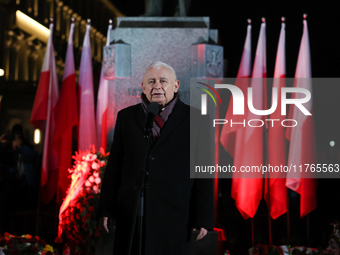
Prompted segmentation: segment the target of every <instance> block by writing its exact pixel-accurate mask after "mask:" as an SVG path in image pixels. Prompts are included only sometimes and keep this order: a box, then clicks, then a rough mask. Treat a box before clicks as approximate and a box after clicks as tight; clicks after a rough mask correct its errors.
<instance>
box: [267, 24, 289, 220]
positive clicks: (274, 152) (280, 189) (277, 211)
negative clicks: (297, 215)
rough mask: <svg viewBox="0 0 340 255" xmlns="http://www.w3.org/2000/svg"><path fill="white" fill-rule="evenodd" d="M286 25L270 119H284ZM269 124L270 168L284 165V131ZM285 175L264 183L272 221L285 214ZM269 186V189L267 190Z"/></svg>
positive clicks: (280, 45) (276, 72)
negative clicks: (274, 100) (282, 100)
mask: <svg viewBox="0 0 340 255" xmlns="http://www.w3.org/2000/svg"><path fill="white" fill-rule="evenodd" d="M285 29H286V24H285V23H284V22H282V24H281V33H280V39H279V45H278V47H277V54H276V63H275V71H274V81H273V88H277V95H278V101H277V102H278V103H277V108H276V110H275V112H273V113H272V114H271V115H270V119H275V120H279V121H280V122H281V121H282V120H284V119H285V116H282V115H281V111H280V109H281V107H280V106H281V88H282V87H285V86H286V85H285V78H286V49H285V40H286V31H285ZM279 121H276V125H273V126H272V124H269V128H268V130H269V131H268V163H269V164H270V165H271V166H281V165H282V166H285V165H286V146H285V142H286V141H285V130H284V127H283V126H282V125H277V123H279ZM285 177H286V174H285V173H284V172H282V173H280V172H277V173H276V172H271V173H269V174H268V175H267V178H269V179H266V182H265V195H264V197H265V200H266V201H267V204H268V206H269V211H270V216H271V217H272V218H273V219H276V218H278V217H279V216H281V215H282V214H284V213H286V212H287V191H286V179H285ZM268 184H269V189H268Z"/></svg>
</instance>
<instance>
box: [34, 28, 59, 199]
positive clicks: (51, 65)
mask: <svg viewBox="0 0 340 255" xmlns="http://www.w3.org/2000/svg"><path fill="white" fill-rule="evenodd" d="M52 36H53V24H50V36H49V38H48V43H47V47H46V53H45V58H44V63H43V67H42V70H41V74H40V79H39V84H38V90H37V93H36V96H35V100H34V105H33V109H32V114H31V120H30V121H31V123H32V125H34V126H35V127H36V128H39V129H40V130H44V129H45V125H46V129H45V139H44V150H43V162H42V170H41V186H42V192H41V196H42V200H43V202H44V203H48V202H50V201H51V199H52V198H53V196H54V195H55V194H56V192H57V186H58V169H59V154H58V153H57V151H56V150H55V149H54V148H53V146H52V143H53V134H54V130H55V116H54V115H55V114H54V109H55V107H56V105H57V102H58V97H59V88H58V78H57V71H56V64H55V58H54V47H53V42H52Z"/></svg>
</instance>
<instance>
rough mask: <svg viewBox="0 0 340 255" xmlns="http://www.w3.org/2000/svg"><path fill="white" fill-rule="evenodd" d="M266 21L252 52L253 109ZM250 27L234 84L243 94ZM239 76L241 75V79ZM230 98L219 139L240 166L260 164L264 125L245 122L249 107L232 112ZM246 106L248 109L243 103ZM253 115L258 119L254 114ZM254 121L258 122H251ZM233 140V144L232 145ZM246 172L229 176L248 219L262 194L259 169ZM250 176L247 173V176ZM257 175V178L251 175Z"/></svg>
mask: <svg viewBox="0 0 340 255" xmlns="http://www.w3.org/2000/svg"><path fill="white" fill-rule="evenodd" d="M265 28H266V24H265V23H264V22H263V23H262V25H261V30H260V36H259V40H258V45H257V49H256V55H255V64H254V68H253V73H252V78H254V79H252V83H251V86H252V88H253V94H254V96H253V97H252V98H253V105H254V107H255V108H256V109H258V110H262V109H264V104H263V102H264V98H265V96H264V95H263V91H265V86H264V82H265V81H264V78H265V77H266V37H265ZM250 36H251V27H250V25H248V33H247V39H246V43H245V47H244V51H243V55H242V61H241V64H240V68H239V72H238V75H237V78H238V79H237V80H236V83H235V85H236V86H238V87H239V88H241V90H242V91H243V94H244V95H247V94H248V93H247V89H248V80H247V79H245V78H248V77H250V74H251V51H250V49H251V41H250ZM240 78H241V79H240ZM231 105H232V101H231V102H230V105H229V106H230V107H229V108H228V112H227V115H226V119H233V122H237V123H243V124H235V125H234V127H232V128H229V127H228V126H224V127H223V129H222V134H221V143H222V145H223V146H224V148H225V149H226V150H227V151H228V152H229V153H230V154H231V155H232V156H233V157H234V166H235V167H236V169H240V167H241V166H250V167H251V166H260V165H261V164H263V128H254V127H249V126H248V120H250V119H254V116H253V114H252V113H251V112H249V111H248V110H247V111H245V115H244V116H242V120H241V118H240V117H237V116H233V115H232V111H231V109H232V108H231ZM245 109H247V108H246V107H245ZM255 119H258V116H256V118H255ZM254 125H257V123H256V124H254ZM234 132H236V133H234ZM233 144H234V147H233V146H232V145H233ZM246 175H249V173H240V172H239V173H234V174H233V179H232V191H231V196H232V198H234V199H235V204H236V207H237V209H238V210H239V212H240V213H241V214H242V216H243V217H244V218H245V219H247V218H249V217H254V215H255V213H256V210H257V208H258V205H259V203H260V200H261V198H262V181H263V179H262V173H259V174H255V175H252V178H246V177H247V176H246ZM248 177H250V176H248ZM254 177H256V178H254Z"/></svg>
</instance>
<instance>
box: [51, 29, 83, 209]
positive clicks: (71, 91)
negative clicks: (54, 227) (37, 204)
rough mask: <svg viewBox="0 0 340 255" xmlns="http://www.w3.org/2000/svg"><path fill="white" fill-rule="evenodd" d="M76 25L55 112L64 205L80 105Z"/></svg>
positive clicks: (57, 149) (59, 194)
mask: <svg viewBox="0 0 340 255" xmlns="http://www.w3.org/2000/svg"><path fill="white" fill-rule="evenodd" d="M73 33H74V24H73V23H72V24H71V28H70V34H69V39H68V45H67V52H66V60H65V68H64V76H63V82H62V87H61V93H60V99H59V101H58V104H57V108H56V111H55V114H56V129H55V133H54V138H53V146H54V148H55V149H56V151H58V153H59V155H60V166H59V178H58V187H59V189H58V193H57V194H58V195H57V202H58V203H60V204H61V203H62V199H63V198H64V197H65V195H66V191H67V188H68V186H69V185H70V179H69V177H68V176H69V172H68V169H69V168H71V163H72V128H73V127H74V126H77V125H78V109H77V107H78V105H77V90H76V89H77V88H76V74H75V67H74V55H73Z"/></svg>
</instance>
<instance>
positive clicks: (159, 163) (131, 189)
mask: <svg viewBox="0 0 340 255" xmlns="http://www.w3.org/2000/svg"><path fill="white" fill-rule="evenodd" d="M193 112H194V114H199V111H198V110H196V111H193ZM144 122H145V113H144V111H143V109H142V106H141V104H138V105H134V106H131V107H128V108H125V109H123V110H121V111H120V112H119V113H118V116H117V123H116V127H115V133H114V140H113V145H112V148H111V153H110V158H109V162H108V165H107V168H106V172H105V176H104V180H103V185H102V190H101V196H100V202H99V212H98V213H99V216H101V217H103V216H106V217H113V218H116V236H115V244H114V251H115V252H114V254H116V255H117V254H119V255H120V254H126V249H127V246H128V239H129V232H130V227H131V224H132V214H133V208H134V203H135V200H136V190H135V184H136V179H137V178H138V176H139V173H140V171H141V169H142V165H143V155H144V151H145V139H144V137H143V127H144ZM204 125H205V127H206V126H207V125H208V123H205V124H202V126H200V125H198V126H197V127H195V128H192V129H191V130H190V107H189V106H188V105H185V104H184V103H182V102H181V101H178V102H177V103H176V105H175V107H174V109H173V112H172V113H171V115H170V116H169V119H168V120H167V122H166V123H165V125H164V128H163V130H162V131H161V134H160V136H159V138H158V139H157V140H156V141H155V143H154V144H153V147H152V148H151V150H150V154H149V155H150V156H149V158H148V171H149V175H148V180H147V188H146V191H145V223H144V224H145V230H144V237H145V241H144V242H145V254H147V255H160V254H162V255H166V254H169V255H181V254H183V255H184V254H188V249H189V238H190V229H191V227H197V228H199V227H204V228H206V229H212V228H213V214H214V212H213V210H214V205H213V180H212V179H190V160H194V161H195V162H197V161H198V159H197V158H196V157H195V155H196V153H197V151H196V149H192V150H190V136H191V138H192V142H193V141H194V142H193V143H192V146H194V147H195V148H197V150H199V149H200V147H203V146H200V142H199V137H203V136H205V137H207V134H203V133H202V132H206V130H205V129H204V128H203V126H204ZM208 151H209V150H208ZM200 155H202V153H201V154H200ZM207 155H208V154H207ZM192 162H193V161H192Z"/></svg>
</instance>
